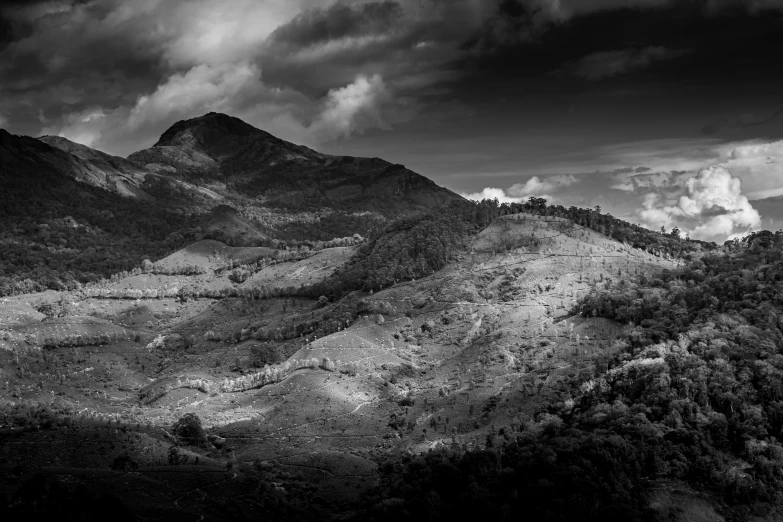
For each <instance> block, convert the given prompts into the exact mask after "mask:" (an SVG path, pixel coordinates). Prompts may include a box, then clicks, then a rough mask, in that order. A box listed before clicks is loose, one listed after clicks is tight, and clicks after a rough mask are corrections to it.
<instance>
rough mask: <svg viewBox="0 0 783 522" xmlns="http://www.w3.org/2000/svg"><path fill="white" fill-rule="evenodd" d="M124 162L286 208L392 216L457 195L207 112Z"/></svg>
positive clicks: (396, 168) (389, 168)
mask: <svg viewBox="0 0 783 522" xmlns="http://www.w3.org/2000/svg"><path fill="white" fill-rule="evenodd" d="M128 160H129V161H131V162H133V163H135V164H136V165H138V166H139V167H140V168H144V169H146V170H150V171H153V172H156V173H159V174H163V175H168V176H173V177H176V178H179V179H182V180H187V181H191V182H194V183H199V184H206V185H209V184H219V185H220V186H221V187H225V190H226V191H227V192H228V193H229V194H228V195H232V196H236V197H239V198H240V199H242V198H252V199H254V200H256V201H258V200H259V199H260V200H261V201H263V202H264V204H265V205H269V206H273V207H286V208H299V209H303V208H323V207H328V208H333V209H336V210H337V209H339V210H346V211H371V212H377V213H380V214H382V215H384V216H386V217H391V216H394V215H397V214H400V213H406V212H409V211H412V210H416V209H420V208H431V207H434V206H437V205H440V204H443V203H447V202H448V201H452V200H457V199H461V198H460V196H458V195H457V194H455V193H454V192H451V191H450V190H448V189H445V188H442V187H439V186H438V185H436V184H435V183H433V182H432V181H430V180H429V179H427V178H425V177H424V176H421V175H419V174H417V173H415V172H413V171H411V170H408V169H406V168H405V167H404V166H402V165H395V164H392V163H389V162H387V161H384V160H381V159H379V158H354V157H350V156H332V155H328V154H322V153H319V152H317V151H314V150H312V149H310V148H308V147H305V146H302V145H296V144H293V143H290V142H287V141H285V140H282V139H280V138H277V137H275V136H273V135H271V134H269V133H268V132H265V131H263V130H260V129H257V128H255V127H253V126H252V125H249V124H247V123H245V122H244V121H242V120H240V119H238V118H234V117H232V116H228V115H225V114H220V113H214V112H210V113H208V114H205V115H204V116H201V117H198V118H193V119H189V120H183V121H179V122H177V123H175V124H174V125H172V126H171V127H170V128H169V129H168V130H167V131H166V132H164V133H163V134H162V135H161V137H160V139H159V140H158V142H157V143H156V144H155V145H154V146H152V147H151V148H149V149H145V150H142V151H139V152H135V153H133V154H131V155H130V156H128Z"/></svg>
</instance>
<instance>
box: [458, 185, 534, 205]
mask: <svg viewBox="0 0 783 522" xmlns="http://www.w3.org/2000/svg"><path fill="white" fill-rule="evenodd" d="M460 196H462V197H463V198H465V199H472V200H473V201H481V200H482V199H495V198H497V200H498V201H499V202H500V203H521V202H522V199H523V198H515V197H511V196H508V195H506V191H505V190H503V189H501V188H493V187H487V188H485V189H484V190H482V191H481V192H473V193H471V194H460Z"/></svg>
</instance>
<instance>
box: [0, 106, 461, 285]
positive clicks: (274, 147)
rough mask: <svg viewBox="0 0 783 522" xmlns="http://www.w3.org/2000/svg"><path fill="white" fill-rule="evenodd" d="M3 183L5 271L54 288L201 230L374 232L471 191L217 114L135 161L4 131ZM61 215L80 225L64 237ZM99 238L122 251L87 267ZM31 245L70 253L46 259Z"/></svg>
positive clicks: (0, 270)
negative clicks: (312, 146)
mask: <svg viewBox="0 0 783 522" xmlns="http://www.w3.org/2000/svg"><path fill="white" fill-rule="evenodd" d="M0 188H1V189H2V195H0V199H2V202H3V203H4V204H3V205H2V206H3V210H2V211H0V221H1V222H2V224H3V225H4V227H3V232H2V233H0V242H1V243H3V244H5V245H8V247H7V249H6V253H5V255H0V279H2V278H3V277H5V278H6V280H5V283H6V284H11V285H12V284H15V283H17V282H19V281H21V280H24V279H29V280H30V281H32V282H33V283H37V284H42V285H44V286H47V285H49V286H51V284H54V281H55V280H58V279H59V280H62V279H63V277H61V276H62V272H69V271H70V272H73V275H72V276H69V277H68V278H67V279H70V280H74V281H77V280H78V281H81V282H84V281H85V280H86V279H90V278H92V277H108V276H109V275H110V274H111V271H116V270H118V269H120V270H123V269H130V268H132V267H133V266H137V265H138V264H139V263H140V262H141V261H142V260H143V259H145V258H154V257H155V256H157V257H163V256H164V255H166V254H168V253H171V252H173V251H175V250H177V249H179V248H181V247H183V246H185V244H187V241H191V242H192V240H198V239H202V238H212V239H219V240H222V241H227V242H229V243H232V244H235V245H247V246H257V245H259V244H268V243H270V242H273V241H277V242H280V241H286V242H291V241H292V240H294V241H307V240H311V241H314V240H331V239H333V238H335V237H344V236H352V235H354V234H360V235H366V234H367V233H368V232H369V230H370V229H372V228H373V227H375V226H377V225H379V224H382V223H384V222H386V221H387V220H389V219H392V218H396V217H400V216H405V215H409V214H412V213H416V212H420V211H425V210H428V209H431V208H434V207H437V206H439V205H443V204H446V203H448V202H450V201H458V200H461V199H462V198H461V197H460V196H459V195H457V194H455V193H454V192H452V191H450V190H448V189H446V188H443V187H440V186H438V185H436V184H435V183H433V182H432V181H431V180H429V179H427V178H426V177H424V176H421V175H420V174H417V173H415V172H413V171H411V170H409V169H407V168H405V167H404V166H402V165H395V164H392V163H389V162H387V161H384V160H382V159H379V158H356V157H350V156H332V155H327V154H322V153H319V152H316V151H314V150H312V149H309V148H307V147H304V146H301V145H295V144H293V143H289V142H286V141H284V140H281V139H279V138H276V137H275V136H272V135H271V134H269V133H267V132H264V131H262V130H260V129H257V128H255V127H253V126H251V125H249V124H247V123H245V122H243V121H242V120H239V119H237V118H234V117H231V116H227V115H225V114H218V113H209V114H206V115H204V116H201V117H198V118H193V119H189V120H184V121H179V122H176V123H175V124H174V125H172V126H171V127H170V128H169V129H168V130H167V131H166V132H164V133H163V134H162V135H161V137H160V139H159V140H158V141H157V143H155V144H154V145H153V146H152V147H150V148H148V149H145V150H141V151H138V152H135V153H133V154H130V155H129V156H128V158H127V159H126V158H121V157H117V156H112V155H109V154H106V153H104V152H101V151H98V150H95V149H92V148H90V147H87V146H85V145H81V144H78V143H74V142H72V141H69V140H68V139H66V138H63V137H58V136H42V137H40V138H37V139H36V138H31V137H27V136H15V135H11V134H9V133H8V132H6V131H4V130H0ZM96 189H97V191H96ZM62 220H66V221H67V223H69V226H70V227H71V228H72V229H73V230H74V231H76V232H73V231H72V232H69V233H67V234H65V237H59V238H58V237H54V236H56V235H57V234H59V235H60V236H63V230H61V229H60V228H61V227H60V225H62V224H63V223H64V222H63V221H62ZM145 223H146V224H145ZM175 224H176V226H175ZM55 229H56V230H55ZM53 230H54V231H55V232H54V234H52V231H53ZM77 232H78V233H77ZM79 234H81V235H79ZM119 243H122V244H123V246H121V247H120V246H119ZM90 247H94V248H96V249H101V248H102V249H103V250H104V251H106V252H114V255H109V256H108V258H111V259H113V261H111V262H106V263H102V262H101V261H100V260H98V257H99V256H98V255H97V254H96V255H95V256H93V257H94V258H95V259H93V260H92V261H90V262H88V263H87V264H88V265H92V266H94V269H92V270H90V271H89V272H88V273H85V272H84V269H83V266H84V265H85V263H84V262H82V263H76V262H75V261H73V259H75V257H74V256H72V255H70V256H69V255H68V254H67V253H68V252H73V251H79V250H81V251H84V250H87V251H90ZM11 251H13V252H15V253H11ZM32 251H41V252H45V253H46V254H47V256H46V257H47V258H49V259H58V258H62V262H61V263H58V262H56V261H55V262H53V263H52V262H50V263H46V264H44V265H43V266H41V265H40V264H39V263H38V262H37V261H36V256H34V255H32V254H31V252H32ZM83 255H89V254H85V253H83ZM123 258H124V259H125V261H123V260H122V259H123ZM20 259H22V260H23V261H22V262H20ZM82 261H84V260H82ZM52 264H54V266H52ZM43 280H47V281H48V283H44V282H43ZM29 286H30V285H29V284H28V287H29ZM38 288H40V286H39V287H38Z"/></svg>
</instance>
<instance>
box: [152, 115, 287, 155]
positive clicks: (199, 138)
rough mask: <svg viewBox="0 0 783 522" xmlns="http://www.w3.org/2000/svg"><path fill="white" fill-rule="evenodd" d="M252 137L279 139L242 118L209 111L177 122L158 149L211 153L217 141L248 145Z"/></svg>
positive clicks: (159, 142)
mask: <svg viewBox="0 0 783 522" xmlns="http://www.w3.org/2000/svg"><path fill="white" fill-rule="evenodd" d="M251 137H252V138H254V139H258V138H260V137H263V138H267V139H272V140H277V138H275V137H274V136H272V135H271V134H269V133H268V132H264V131H262V130H260V129H257V128H255V127H253V126H252V125H250V124H248V123H245V122H244V121H242V120H240V119H239V118H235V117H234V116H229V115H228V114H223V113H219V112H209V113H207V114H205V115H203V116H199V117H197V118H191V119H189V120H180V121H178V122H176V123H175V124H174V125H172V126H171V127H169V128H168V130H166V132H164V133H163V134H162V135H161V136H160V139H159V140H158V142H157V143H156V144H155V145H154V146H155V147H165V146H180V147H182V146H185V147H189V148H194V149H198V150H202V151H207V150H209V149H211V148H212V147H213V146H214V144H215V143H216V142H225V141H227V140H228V141H233V142H236V141H241V142H246V141H247V139H248V138H251Z"/></svg>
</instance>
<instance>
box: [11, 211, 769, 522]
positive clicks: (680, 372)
mask: <svg viewBox="0 0 783 522" xmlns="http://www.w3.org/2000/svg"><path fill="white" fill-rule="evenodd" d="M782 247H783V240H781V236H780V235H779V234H778V235H775V234H770V233H759V234H754V235H752V236H750V237H748V238H746V239H745V240H744V241H735V242H731V243H727V244H726V245H724V246H722V247H718V246H717V245H713V244H705V243H699V242H694V241H688V240H684V239H680V238H677V237H674V236H672V235H670V234H666V235H664V234H661V233H660V232H652V231H647V230H644V229H641V228H639V227H634V226H632V225H629V224H627V223H623V222H621V221H619V220H616V219H615V218H612V217H611V216H605V215H602V214H600V213H599V212H597V211H596V209H593V210H586V209H573V208H572V209H565V208H562V207H552V206H546V205H545V204H543V203H542V202H541V201H540V200H535V199H534V200H533V201H531V202H529V203H528V204H526V205H517V206H514V205H499V204H498V203H497V202H493V201H484V202H481V203H470V202H458V203H457V204H454V205H451V206H449V207H446V208H443V209H439V210H438V211H434V212H429V213H422V214H419V215H418V216H413V217H407V218H402V219H398V220H395V221H393V222H391V223H388V224H387V225H385V226H384V227H383V228H379V229H376V230H375V231H374V232H373V233H372V235H371V237H370V238H369V240H367V241H362V240H361V238H358V239H357V238H343V239H341V240H339V241H335V242H332V243H329V244H322V245H321V246H320V247H319V249H317V250H312V249H310V250H307V249H302V250H298V249H289V250H274V249H265V248H237V247H229V246H227V245H225V244H223V243H219V242H216V241H201V242H198V243H195V244H193V245H191V246H190V247H188V248H185V249H181V250H179V251H178V252H177V253H176V254H173V255H171V256H169V257H168V258H164V259H162V260H161V259H160V258H157V259H151V261H154V263H153V262H151V263H149V264H145V268H144V269H143V270H142V271H141V273H139V274H136V275H133V276H129V277H114V278H113V279H112V281H104V282H102V283H100V284H98V285H92V286H90V287H89V288H87V289H85V290H83V291H81V292H49V293H41V294H33V295H31V294H25V295H20V296H15V297H11V298H7V299H6V300H5V301H4V302H2V303H0V312H3V313H0V320H2V321H4V324H3V325H2V326H0V369H1V370H2V375H3V379H4V380H3V382H4V383H5V382H6V381H7V384H4V385H3V386H0V419H1V420H2V422H0V424H2V426H1V427H0V437H2V440H3V444H2V445H0V447H2V448H4V449H3V450H2V451H0V476H4V477H5V478H6V479H7V480H6V481H5V482H2V484H5V485H4V486H3V487H2V488H0V500H2V496H1V495H5V498H6V499H8V501H7V502H6V503H5V505H7V506H8V509H10V510H11V512H12V513H14V514H16V515H19V516H23V515H26V516H32V515H31V514H30V513H28V512H26V511H24V510H22V509H21V508H20V507H19V506H20V505H21V504H19V503H18V501H17V499H19V498H22V496H23V495H28V496H29V495H33V493H31V492H30V491H31V490H32V491H33V492H35V495H37V496H35V495H33V496H32V497H30V498H36V499H39V504H37V505H38V506H39V508H35V509H39V511H40V510H44V511H45V509H47V508H45V507H44V506H48V505H49V504H46V502H48V500H47V499H49V498H50V495H52V493H51V492H52V491H54V492H55V493H54V496H53V497H51V498H54V499H57V498H63V496H65V497H67V496H68V495H71V496H73V495H75V494H76V491H77V488H78V487H82V486H83V487H84V488H87V491H88V492H89V495H87V494H83V495H82V496H83V498H95V499H98V498H109V499H111V498H113V497H112V495H114V496H118V497H121V498H131V499H132V503H129V504H126V506H125V508H121V507H120V506H119V505H116V504H115V507H114V509H115V510H116V512H117V513H120V512H125V511H124V509H127V510H130V511H133V512H134V513H136V514H137V515H140V516H142V517H145V518H155V517H161V516H165V517H167V518H169V519H183V520H185V519H187V520H190V519H198V518H200V517H202V516H203V517H204V519H206V520H228V519H231V520H235V519H242V518H243V517H244V518H248V519H250V518H259V517H264V518H266V519H269V520H284V519H301V520H308V519H312V520H324V519H326V520H338V519H339V520H392V519H393V520H399V519H401V518H405V519H411V520H450V519H456V518H463V517H465V516H471V517H473V518H474V519H477V520H486V519H495V518H501V519H504V518H505V519H531V520H563V521H570V520H574V521H576V520H580V521H581V520H617V521H621V520H622V521H625V520H639V521H653V522H662V521H664V520H666V521H677V522H685V521H690V520H699V519H703V520H710V521H712V520H714V521H718V520H732V521H734V520H736V521H740V520H749V519H751V514H752V515H753V516H755V517H757V518H756V520H764V521H772V520H776V519H779V518H780V517H779V515H780V513H779V511H776V509H778V508H777V506H779V505H780V502H781V498H780V491H783V485H781V483H780V481H781V478H780V477H783V469H782V468H781V463H783V459H781V458H780V457H779V455H782V454H783V450H781V449H780V448H779V442H778V440H779V438H780V437H781V436H783V433H781V429H783V425H781V423H780V419H779V417H780V415H779V413H780V412H779V411H778V410H780V408H779V406H780V404H779V403H781V402H783V397H781V396H779V395H780V393H781V392H780V390H779V388H780V382H783V377H781V376H779V375H778V374H780V375H783V373H782V372H783V367H780V368H779V366H780V365H779V364H778V363H779V361H778V358H780V357H782V356H781V355H780V354H778V351H779V349H778V347H779V346H780V345H781V339H783V334H781V333H780V332H781V330H780V324H781V323H780V322H779V321H778V317H779V316H780V314H781V313H783V310H782V309H781V307H783V304H782V303H783V297H781V296H780V295H778V294H779V293H780V291H779V290H780V288H779V287H780V284H779V283H780V279H781V278H782V277H783V272H781V266H783V254H781V252H782V251H783V250H782ZM237 265H238V266H237ZM189 267H190V268H189ZM192 267H195V269H191V268H192ZM779 272H780V273H779ZM3 318H5V319H3ZM183 419H184V420H183ZM188 419H190V421H189V420H188ZM193 419H196V420H193ZM191 421H193V422H196V421H197V423H198V424H199V426H200V428H199V429H198V430H196V428H195V427H193V426H191V427H192V428H193V430H195V431H193V433H191V432H188V433H185V432H183V431H182V430H183V429H184V428H183V425H189V424H188V423H189V422H191ZM188 429H190V428H188ZM4 430H5V431H4ZM199 430H201V431H199ZM194 433H195V435H194ZM85 437H87V438H88V439H89V440H90V441H91V444H90V447H89V451H86V450H84V449H82V450H79V448H83V446H84V444H83V440H84V438H85ZM44 446H46V447H56V448H57V451H56V452H47V451H39V450H38V449H36V450H33V448H40V447H44ZM79 470H82V471H79ZM84 470H89V472H90V473H99V474H101V475H100V476H101V477H103V478H102V479H101V480H94V479H92V478H90V476H88V475H86V474H85V473H86V472H84ZM39 473H41V474H43V475H44V480H45V481H49V482H46V484H48V485H45V486H40V481H41V479H39V478H36V477H37V475H38V474H39ZM60 477H68V479H67V481H65V482H63V481H61V480H60ZM22 485H25V486H24V487H22ZM36 485H38V486H36ZM3 488H4V489H3ZM80 494H81V493H80ZM58 495H60V496H58ZM128 495H130V496H128ZM25 498H27V497H25ZM69 498H70V497H69ZM96 502H97V501H96ZM2 505H3V503H2V502H0V506H2ZM14 506H16V507H14ZM36 513H38V512H36ZM39 514H40V513H39ZM80 516H82V515H80ZM699 517H701V518H699ZM776 517H777V518H776Z"/></svg>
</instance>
